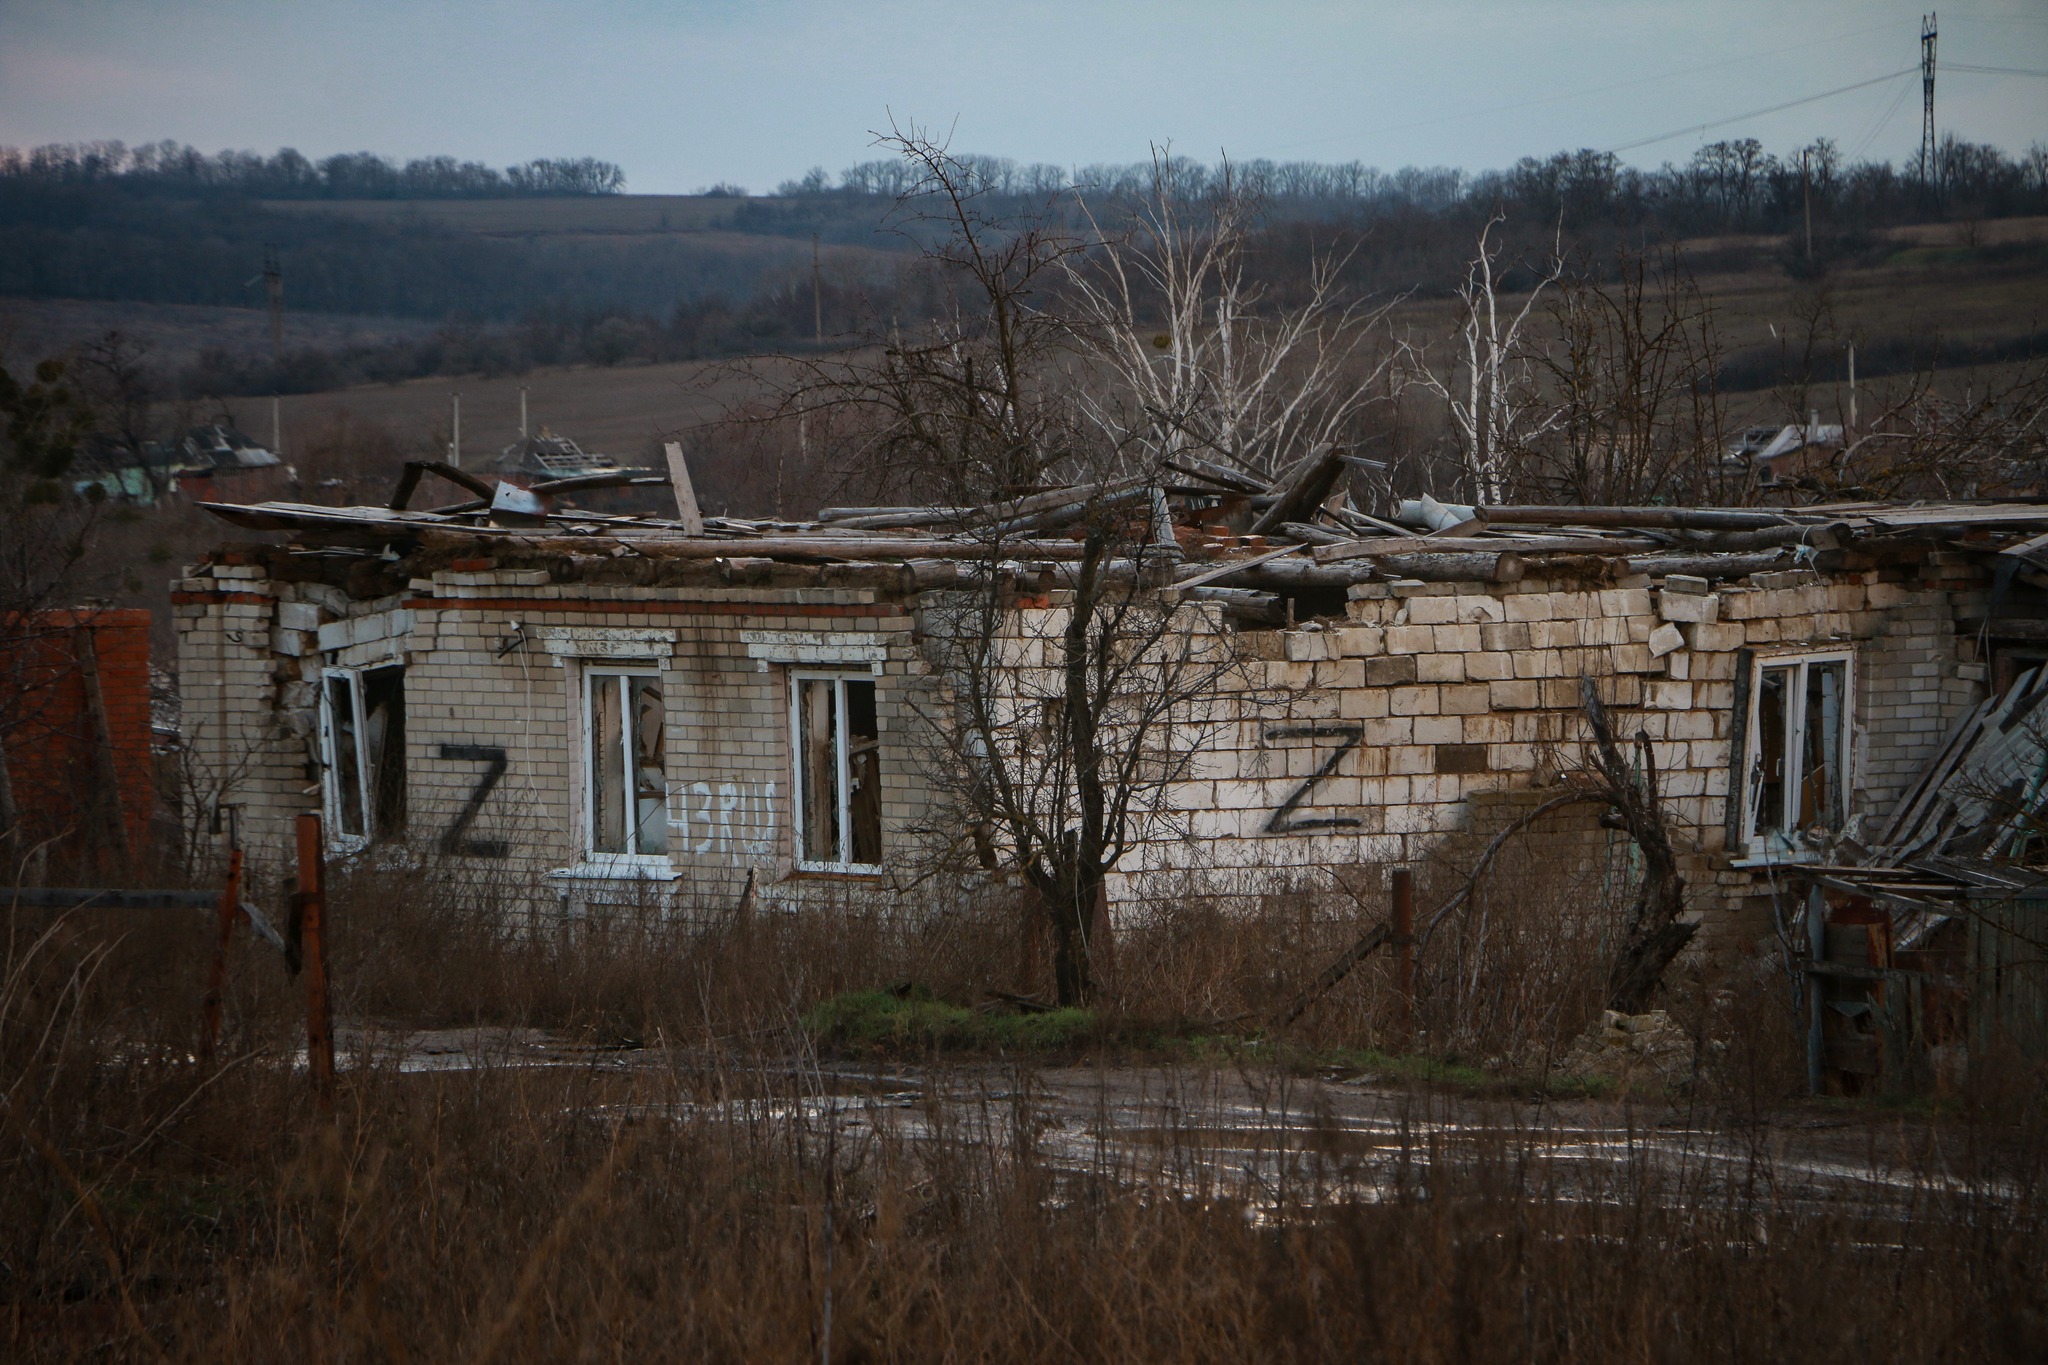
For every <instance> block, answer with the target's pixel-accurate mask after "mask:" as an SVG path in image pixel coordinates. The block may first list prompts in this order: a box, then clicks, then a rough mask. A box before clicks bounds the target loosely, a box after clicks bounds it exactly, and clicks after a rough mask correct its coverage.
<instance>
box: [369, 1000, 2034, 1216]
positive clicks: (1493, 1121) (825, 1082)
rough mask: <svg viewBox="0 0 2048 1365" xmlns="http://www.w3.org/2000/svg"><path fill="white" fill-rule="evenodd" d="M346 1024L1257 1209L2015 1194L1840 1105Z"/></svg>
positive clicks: (768, 1115) (774, 1121) (1897, 1122)
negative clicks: (632, 1044) (1467, 1088)
mask: <svg viewBox="0 0 2048 1365" xmlns="http://www.w3.org/2000/svg"><path fill="white" fill-rule="evenodd" d="M338 1041H339V1043H340V1045H341V1051H342V1053H343V1055H344V1056H345V1057H349V1058H351V1059H353V1063H354V1064H355V1065H362V1064H364V1063H365V1062H368V1064H370V1065H373V1066H375V1067H377V1068H379V1069H383V1068H390V1069H391V1070H392V1071H395V1072H396V1073H398V1074H400V1075H425V1074H431V1073H458V1072H521V1073H529V1074H530V1073H533V1072H536V1071H539V1072H556V1073H569V1074H573V1075H576V1076H579V1077H582V1078H587V1079H588V1081H589V1082H590V1084H587V1085H581V1086H579V1097H578V1099H577V1101H576V1103H577V1104H578V1106H579V1107H580V1109H581V1110H582V1111H583V1112H587V1113H588V1114H589V1115H590V1116H591V1117H592V1118H593V1119H598V1120H609V1121H615V1122H650V1121H652V1122H673V1123H689V1124H726V1123H732V1124H740V1125H744V1126H747V1127H750V1128H755V1129H760V1128H762V1127H764V1126H765V1127H766V1128H769V1129H774V1130H785V1131H787V1132H788V1133H789V1134H791V1135H792V1136H794V1137H796V1138H797V1140H799V1141H804V1142H806V1143H809V1144H813V1145H815V1146H816V1147H817V1148H819V1149H823V1150H832V1151H836V1152H839V1153H842V1154H844V1159H846V1160H849V1161H858V1160H861V1159H863V1158H864V1156H865V1155H866V1154H869V1153H871V1152H873V1151H875V1150H877V1149H879V1148H887V1149H889V1150H891V1151H896V1152H907V1153H916V1152H918V1151H919V1150H925V1151H931V1150H935V1149H936V1148H938V1147H939V1146H945V1147H947V1148H948V1149H949V1150H953V1151H956V1152H957V1151H960V1150H968V1151H975V1152H980V1153H985V1154H987V1155H988V1156H989V1157H991V1158H992V1159H997V1160H1011V1159H1015V1158H1018V1157H1023V1156H1026V1155H1029V1156H1030V1157H1033V1158H1035V1159H1036V1160H1037V1161H1038V1162H1040V1163H1042V1164H1043V1165H1044V1166H1046V1167H1047V1168H1049V1169H1050V1170H1053V1171H1055V1172H1061V1173H1066V1174H1069V1175H1073V1176H1078V1177H1090V1178H1097V1179H1102V1180H1107V1181H1110V1182H1113V1183H1115V1184H1118V1185H1121V1186H1127V1187H1132V1188H1149V1189H1155V1190H1163V1191H1170V1192H1173V1193H1175V1194H1183V1195H1189V1194H1192V1195H1219V1196H1227V1197H1231V1198H1237V1199H1243V1200H1246V1201H1247V1202H1248V1203H1249V1204H1250V1205H1252V1206H1254V1207H1266V1208H1272V1207H1280V1206H1283V1205H1304V1204H1306V1205H1313V1204H1315V1203H1317V1202H1320V1201H1324V1200H1334V1199H1343V1200H1367V1201H1370V1200H1376V1199H1382V1198H1386V1197H1388V1196H1389V1195H1392V1194H1394V1193H1397V1192H1401V1191H1404V1190H1405V1191H1409V1192H1412V1191H1414V1190H1415V1189H1417V1188H1421V1187H1424V1186H1426V1185H1427V1184H1428V1183H1429V1181H1430V1178H1431V1176H1432V1173H1439V1174H1441V1173H1444V1172H1446V1171H1449V1170H1456V1171H1459V1172H1463V1173H1466V1174H1468V1175H1469V1174H1472V1173H1474V1172H1483V1173H1484V1174H1485V1179H1486V1180H1488V1181H1490V1182H1491V1183H1492V1184H1493V1186H1495V1187H1496V1188H1497V1191H1498V1192H1499V1193H1501V1194H1503V1195H1509V1196H1512V1195H1517V1194H1520V1195H1526V1196H1528V1197H1541V1198H1565V1199H1570V1200H1588V1201H1595V1202H1610V1201H1618V1200H1630V1199H1635V1198H1639V1197H1641V1196H1642V1195H1643V1194H1644V1193H1646V1192H1647V1193H1650V1194H1652V1195H1654V1197H1656V1198H1657V1199H1659V1200H1671V1201H1682V1202H1685V1203H1686V1204H1688V1205H1689V1206H1690V1205H1694V1204H1697V1203H1699V1202H1701V1201H1706V1202H1710V1203H1723V1202H1729V1203H1740V1204H1741V1205H1743V1206H1744V1207H1757V1208H1769V1209H1773V1210H1777V1211H1783V1212H1792V1211H1797V1210H1799V1209H1814V1208H1819V1207H1821V1206H1823V1205H1826V1206H1828V1207H1829V1208H1830V1209H1832V1210H1834V1211H1837V1212H1854V1213H1861V1214H1865V1215H1868V1216H1870V1217H1873V1218H1878V1219H1893V1218H1897V1217H1899V1216H1902V1215H1903V1216H1908V1217H1910V1216H1913V1215H1914V1213H1915V1212H1916V1211H1918V1210H1923V1209H1925V1208H1926V1207H1927V1206H1928V1204H1929V1202H1930V1201H1944V1200H1951V1199H1956V1198H1962V1199H1973V1198H1990V1199H1994V1200H2002V1199H2005V1198H2009V1197H2011V1196H2012V1195H2013V1194H2014V1193H2015V1190H2014V1187H2013V1185H2012V1183H2011V1181H2010V1180H2009V1179H2007V1178H2006V1177H2005V1176H2003V1175H2002V1174H2000V1173H1999V1172H1998V1171H1997V1170H1996V1168H1995V1166H1992V1165H1987V1163H1986V1162H1985V1159H1984V1148H1983V1146H1982V1143H1981V1141H1980V1140H1978V1139H1980V1138H1981V1134H1979V1135H1974V1137H1973V1135H1970V1134H1966V1133H1958V1132H1955V1131H1951V1130H1948V1129H1944V1128H1943V1127H1942V1126H1941V1125H1937V1124H1933V1123H1930V1122H1928V1121H1926V1120H1924V1119H1922V1118H1918V1117H1914V1116H1908V1115H1901V1114H1897V1113H1886V1112H1884V1111H1880V1110H1875V1109H1869V1108H1860V1107H1849V1106H1835V1105H1825V1104H1811V1105H1798V1106H1786V1107H1783V1108H1780V1109H1777V1110H1774V1111H1770V1112H1767V1113H1760V1114H1748V1115H1736V1114H1731V1113H1730V1112H1729V1111H1728V1110H1727V1109H1726V1108H1725V1107H1721V1106H1714V1105H1709V1104H1706V1103H1703V1102H1697V1101H1686V1100H1670V1099H1666V1098H1662V1097H1658V1098H1644V1097H1641V1096H1636V1097H1624V1098H1621V1099H1612V1100H1566V1101H1559V1100H1522V1099H1503V1098H1496V1097H1479V1096H1473V1095H1470V1094H1465V1093H1460V1092H1457V1091H1454V1090H1450V1089H1444V1088H1421V1087H1415V1086H1412V1085H1405V1084H1400V1083H1395V1082H1390V1081H1386V1080H1383V1079H1382V1078H1378V1077H1375V1076H1372V1075H1361V1074H1356V1073H1353V1074H1348V1075H1327V1076H1300V1075H1295V1074H1290V1073H1287V1072H1285V1071H1281V1070H1278V1069H1257V1068H1246V1067H1229V1066H1224V1067H1217V1066H1192V1065H1189V1066H1156V1065H1123V1066H1117V1065H1104V1066H1084V1067H1075V1066H1066V1067H1025V1066H1017V1065H999V1064H991V1063H985V1062H960V1063H949V1064H945V1065H941V1066H937V1067H895V1066H873V1065H870V1066H860V1065H851V1064H845V1063H833V1062H820V1061H818V1060H816V1059H814V1058H806V1057H799V1058H782V1059H767V1060H763V1059H759V1058H750V1059H747V1060H744V1061H742V1060H738V1059H735V1058H733V1057H731V1056H718V1057H712V1056H707V1055H705V1054H702V1053H696V1052H683V1051H678V1050H670V1049H665V1048H662V1047H658V1046H657V1047H641V1048H605V1047H594V1046H589V1045H585V1044H579V1043H575V1042H572V1041H568V1040H565V1039H562V1038H560V1037H557V1036H553V1035H549V1034H546V1033H542V1032H539V1031H533V1030H460V1029H453V1030H431V1031H411V1032H403V1033H400V1032H371V1033H365V1032H361V1031H344V1032H343V1033H342V1035H341V1036H340V1038H339V1040H338ZM565 1078H566V1077H565Z"/></svg>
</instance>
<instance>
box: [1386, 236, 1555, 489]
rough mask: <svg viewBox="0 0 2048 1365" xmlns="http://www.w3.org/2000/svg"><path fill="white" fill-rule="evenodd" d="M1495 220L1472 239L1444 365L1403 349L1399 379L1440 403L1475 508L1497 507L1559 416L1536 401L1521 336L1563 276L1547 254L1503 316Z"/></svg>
mask: <svg viewBox="0 0 2048 1365" xmlns="http://www.w3.org/2000/svg"><path fill="white" fill-rule="evenodd" d="M1506 221H1507V219H1506V217H1505V216H1504V215H1502V214H1498V213H1496V214H1494V215H1493V216H1492V217H1491V218H1489V219H1487V220H1486V226H1485V227H1483V228H1481V229H1480V231H1479V249H1478V251H1477V253H1476V254H1475V255H1474V256H1473V257H1472V259H1471V260H1470V261H1469V262H1467V264H1466V268H1465V278H1464V280H1463V281H1462V282H1461V283H1460V284H1459V285H1458V288H1457V295H1458V301H1459V305H1460V317H1459V322H1458V331H1457V336H1456V339H1455V340H1454V342H1453V348H1454V351H1455V358H1454V360H1453V361H1452V363H1451V364H1449V365H1439V366H1432V364H1431V362H1430V360H1429V356H1428V353H1427V351H1426V349H1424V348H1418V347H1414V346H1410V347H1409V348H1408V352H1409V360H1408V365H1407V375H1406V378H1407V379H1408V381H1409V382H1413V383H1415V384H1418V385H1420V386H1421V387H1422V388H1423V389H1424V390H1426V391H1427V392H1429V393H1433V394H1435V395H1436V396H1437V397H1438V398H1439V399H1441V400H1442V401H1443V403H1444V406H1445V409H1446V411H1447V413H1448V415H1449V417H1450V421H1451V427H1452V433H1453V435H1454V436H1455V438H1456V440H1457V443H1458V458H1459V462H1460V464H1461V465H1462V467H1463V469H1464V474H1465V480H1466V483H1467V485H1468V491H1469V492H1470V493H1471V495H1472V496H1473V497H1474V498H1476V499H1478V500H1479V501H1480V502H1482V503H1493V502H1499V501H1501V500H1502V499H1503V498H1504V497H1505V496H1506V495H1507V493H1508V491H1509V489H1510V488H1511V486H1512V485H1513V482H1514V478H1515V476H1516V474H1517V472H1518V462H1519V460H1520V457H1521V456H1522V454H1523V453H1524V451H1525V450H1526V449H1527V448H1528V446H1529V445H1530V444H1531V443H1532V442H1534V441H1536V440H1537V439H1538V438H1540V437H1542V436H1543V435H1544V434H1545V433H1547V432H1548V431H1549V430H1550V429H1551V428H1552V427H1553V426H1555V425H1556V424H1557V423H1558V422H1559V421H1560V420H1562V415H1561V414H1560V413H1559V412H1558V410H1557V408H1556V407H1555V405H1553V404H1551V403H1548V402H1547V401H1546V400H1545V399H1544V398H1543V396H1542V395H1541V394H1540V393H1539V391H1538V388H1537V382H1536V373H1537V360H1538V356H1539V351H1538V349H1537V347H1536V345H1535V342H1534V341H1533V339H1532V338H1531V337H1529V336H1528V335H1527V332H1526V329H1527V327H1528V324H1529V321H1530V319H1531V317H1532V316H1534V315H1535V310H1536V304H1537V301H1538V300H1539V299H1540V298H1541V297H1542V295H1543V292H1544V290H1546V289H1548V288H1549V287H1550V286H1552V285H1554V284H1556V283H1557V281H1558V280H1559V279H1560V278H1562V276H1563V274H1564V262H1563V260H1562V258H1561V257H1560V256H1559V255H1558V254H1557V252H1556V250H1555V247H1554V246H1553V249H1552V252H1551V255H1550V257H1549V259H1548V260H1547V261H1545V262H1544V263H1543V264H1542V266H1541V269H1540V270H1539V271H1538V273H1537V277H1536V281H1535V283H1534V285H1532V286H1531V288H1530V290H1529V292H1528V294H1527V296H1526V297H1524V298H1523V300H1522V303H1521V306H1520V307H1519V308H1515V309H1514V311H1513V312H1512V313H1509V312H1507V311H1506V307H1505V306H1504V305H1503V302H1502V299H1501V288H1502V283H1501V276H1502V274H1503V271H1502V268H1501V263H1500V256H1501V251H1502V246H1501V244H1500V242H1499V241H1497V240H1496V238H1495V235H1494V233H1495V230H1496V229H1497V228H1499V227H1501V226H1502V225H1504V224H1505V223H1506Z"/></svg>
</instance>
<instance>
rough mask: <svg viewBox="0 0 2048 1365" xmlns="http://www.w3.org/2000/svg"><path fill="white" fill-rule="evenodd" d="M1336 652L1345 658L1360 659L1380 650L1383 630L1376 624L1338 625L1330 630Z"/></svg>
mask: <svg viewBox="0 0 2048 1365" xmlns="http://www.w3.org/2000/svg"><path fill="white" fill-rule="evenodd" d="M1331 634H1332V636H1333V637H1334V638H1335V640H1336V645H1337V653H1338V654H1339V655H1340V656H1342V657H1344V658H1347V659H1362V658H1364V657H1365V656H1366V655H1368V654H1377V653H1379V652H1380V648H1381V645H1382V643H1383V637H1384V635H1385V632H1384V631H1382V630H1381V629H1380V628H1379V627H1378V626H1339V627H1338V628H1337V629H1336V630H1334V631H1332V632H1331Z"/></svg>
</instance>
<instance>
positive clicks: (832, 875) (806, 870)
mask: <svg viewBox="0 0 2048 1365" xmlns="http://www.w3.org/2000/svg"><path fill="white" fill-rule="evenodd" d="M882 877H883V872H882V869H881V868H879V867H869V866H863V865H860V864H853V865H850V866H844V867H803V866H797V867H793V868H791V869H790V870H789V875H788V876H787V877H785V878H783V880H784V881H791V882H796V881H808V882H870V883H879V882H880V881H881V880H882Z"/></svg>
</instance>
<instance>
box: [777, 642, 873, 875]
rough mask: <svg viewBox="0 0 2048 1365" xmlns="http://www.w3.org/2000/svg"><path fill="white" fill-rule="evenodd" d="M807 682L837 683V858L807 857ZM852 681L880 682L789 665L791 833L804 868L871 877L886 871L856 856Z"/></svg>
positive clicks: (858, 674)
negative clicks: (849, 704) (848, 693)
mask: <svg viewBox="0 0 2048 1365" xmlns="http://www.w3.org/2000/svg"><path fill="white" fill-rule="evenodd" d="M807 682H829V683H832V684H833V695H832V704H833V705H834V706H836V707H838V708H839V711H838V714H839V718H840V719H839V726H838V732H837V735H836V737H835V742H834V745H833V756H832V757H833V768H834V771H835V775H836V777H837V785H838V788H839V793H838V795H839V800H838V812H837V814H838V819H839V854H840V857H839V859H838V860H835V861H832V862H813V861H812V860H810V859H808V858H806V857H804V811H805V810H806V809H807V806H806V802H807V800H808V796H807V793H806V792H805V790H804V752H803V687H802V684H804V683H807ZM850 682H861V683H870V684H872V683H874V682H875V676H874V674H873V673H872V672H866V671H863V672H850V671H848V670H846V669H811V668H792V669H790V670H789V757H790V767H791V769H792V774H791V780H790V787H789V790H790V802H791V804H790V814H791V815H792V816H793V817H794V818H792V819H791V820H790V822H789V827H790V835H791V839H792V842H793V844H794V849H793V853H794V858H795V862H796V868H797V870H798V871H799V872H839V873H857V874H861V875H866V876H873V875H877V874H879V873H880V872H881V870H882V865H881V864H880V863H856V862H853V861H852V856H853V765H852V762H851V760H850V757H849V754H848V745H847V737H848V726H847V724H846V717H847V715H848V714H849V712H848V709H847V705H846V685H847V684H848V683H850ZM875 700H876V702H877V704H878V705H879V703H880V701H881V689H880V688H879V687H877V688H876V697H875ZM875 727H876V730H877V738H879V737H880V735H879V731H880V729H881V717H880V716H879V715H878V716H877V717H876V719H875ZM875 769H876V777H877V779H878V780H879V778H880V775H881V763H880V761H879V759H878V760H877V762H876V764H875Z"/></svg>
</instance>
